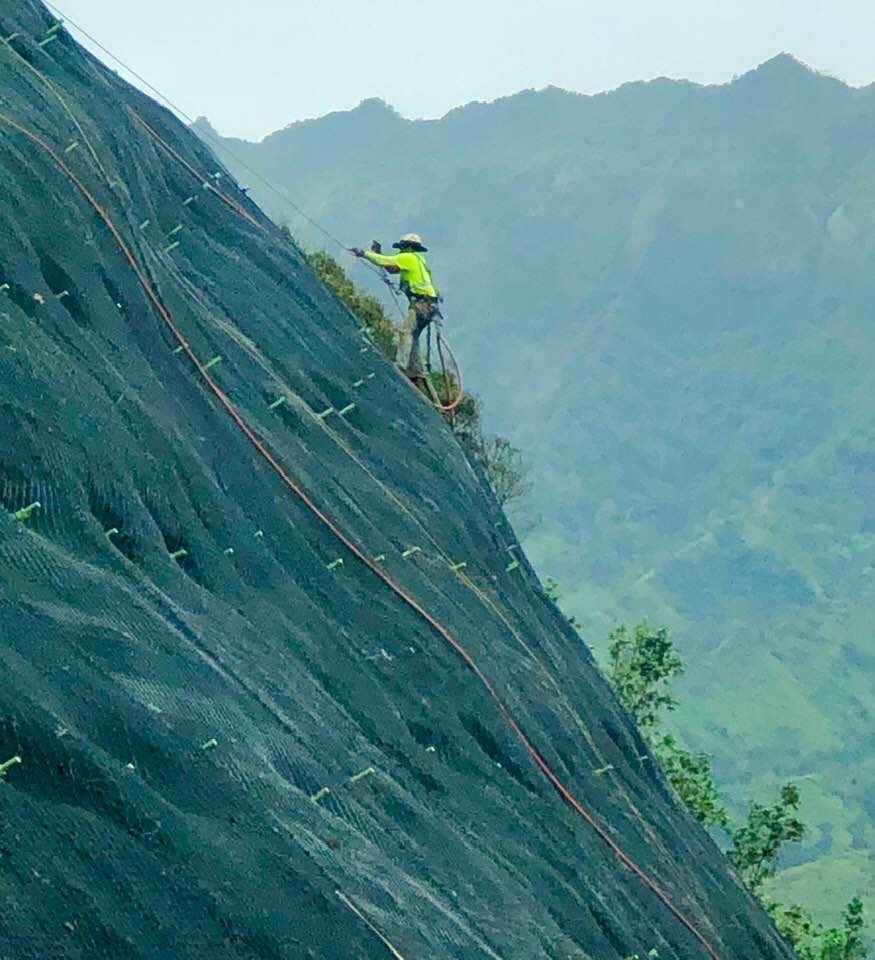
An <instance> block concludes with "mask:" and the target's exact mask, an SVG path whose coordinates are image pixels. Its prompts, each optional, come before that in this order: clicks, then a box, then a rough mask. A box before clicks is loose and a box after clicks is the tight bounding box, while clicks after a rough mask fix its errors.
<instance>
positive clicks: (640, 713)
mask: <svg viewBox="0 0 875 960" xmlns="http://www.w3.org/2000/svg"><path fill="white" fill-rule="evenodd" d="M546 589H547V592H548V594H549V595H550V596H551V598H552V599H554V600H558V598H559V596H560V593H559V587H558V584H557V583H556V581H555V580H548V581H547V584H546ZM609 657H610V659H609V667H608V678H609V680H610V681H611V683H612V685H613V687H614V689H615V690H616V692H617V695H618V697H619V698H620V700H621V702H622V703H623V704H624V706H625V707H626V708H627V709H628V710H629V711H630V713H631V714H632V715H633V717H634V718H635V719H636V721H637V722H638V726H639V727H640V729H641V732H642V734H643V735H644V737H645V738H646V739H647V740H648V741H649V743H650V744H651V747H652V749H653V753H654V756H655V757H656V759H657V760H658V761H659V763H660V765H661V766H662V768H663V769H664V771H665V773H666V776H667V777H668V779H669V781H670V782H671V784H672V786H673V787H674V789H675V791H676V792H677V794H678V796H679V797H680V799H681V800H682V801H683V802H684V803H685V804H686V806H687V807H688V808H689V810H690V811H691V813H692V814H693V816H695V817H696V819H697V820H699V821H700V822H701V823H703V824H705V825H706V826H709V827H717V828H719V829H721V830H723V831H725V833H726V835H727V837H728V838H729V840H730V842H731V845H730V848H729V851H728V854H727V856H728V858H729V860H730V862H731V863H732V864H733V866H734V867H735V868H736V870H737V871H738V873H739V875H740V877H741V879H742V880H743V881H744V883H745V884H746V885H747V886H748V888H749V889H750V890H751V892H752V893H754V894H755V895H756V896H757V897H758V898H759V899H760V901H761V902H762V904H763V906H764V907H765V908H766V910H767V911H768V912H769V913H770V915H771V916H772V919H773V920H774V921H775V924H776V926H777V927H778V929H779V930H780V932H781V934H782V935H783V936H784V938H785V939H786V940H787V942H788V943H789V944H790V946H791V947H792V948H793V950H794V951H795V953H796V956H797V957H798V958H799V960H865V957H866V947H865V944H864V940H863V928H864V920H865V918H864V913H863V902H862V901H861V900H860V898H859V897H854V898H853V900H851V901H850V903H849V904H848V906H847V908H846V909H845V913H844V917H843V923H842V926H841V927H830V928H828V929H827V928H825V927H824V926H823V925H822V924H819V923H818V922H817V921H815V920H814V918H813V917H812V915H811V914H810V913H809V912H808V911H807V910H805V909H804V908H803V907H800V906H798V905H795V904H794V905H791V906H787V905H784V904H781V903H778V902H776V901H772V900H769V899H767V898H766V897H765V895H764V892H763V884H764V883H765V881H766V880H768V879H769V878H770V877H773V876H774V875H775V873H776V872H777V863H778V858H779V856H780V853H781V851H782V850H783V849H784V847H785V846H786V845H787V844H788V843H797V842H798V841H799V840H801V839H802V838H803V837H804V835H805V830H806V828H805V824H804V823H803V822H802V820H801V819H800V818H799V816H798V813H799V806H800V803H801V797H800V793H799V789H798V787H796V786H795V785H794V784H792V783H788V784H786V785H785V786H783V787H782V788H781V792H780V794H779V797H778V799H777V801H776V802H775V803H774V804H773V805H772V806H766V805H764V804H761V803H751V805H750V808H749V810H748V814H747V818H746V819H745V820H744V822H743V823H741V824H733V823H732V822H731V820H730V818H729V815H728V813H727V811H726V808H725V806H724V804H723V800H722V798H721V796H720V792H719V790H718V789H717V786H716V784H715V782H714V776H713V773H712V770H711V758H710V757H709V756H708V755H707V754H695V753H691V752H690V751H688V750H685V749H684V748H683V747H682V746H680V744H679V743H678V742H677V740H676V739H675V738H674V737H672V736H670V735H668V734H663V733H661V732H660V730H659V725H660V721H661V719H662V711H663V710H673V709H674V708H675V707H676V706H677V701H676V700H675V699H674V698H673V697H672V696H671V695H670V694H669V693H668V690H667V688H668V684H669V682H670V681H671V680H672V679H673V678H674V677H676V676H678V675H679V674H680V673H682V672H683V663H682V661H681V659H680V657H679V656H678V654H677V652H676V651H675V649H674V645H673V644H672V641H671V639H670V637H669V636H668V634H667V632H666V631H665V630H656V631H654V630H652V629H651V628H650V627H649V626H648V625H647V624H646V623H640V624H638V626H637V627H635V630H634V631H633V633H631V634H630V633H629V631H628V630H627V629H626V628H625V627H622V626H621V627H618V628H617V629H616V630H615V631H614V632H613V633H612V634H611V636H610V648H609Z"/></svg>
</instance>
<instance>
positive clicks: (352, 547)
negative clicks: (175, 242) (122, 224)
mask: <svg viewBox="0 0 875 960" xmlns="http://www.w3.org/2000/svg"><path fill="white" fill-rule="evenodd" d="M0 121H2V122H3V123H6V124H8V125H9V126H10V127H12V128H13V129H14V130H17V131H18V132H19V133H21V134H23V135H24V136H25V137H27V138H28V139H29V140H30V141H31V142H33V143H35V144H36V145H37V146H39V147H40V148H41V149H42V150H44V151H45V152H46V153H48V154H49V156H50V157H51V158H52V160H53V161H54V162H55V164H56V165H57V167H58V168H59V169H60V170H61V171H62V172H63V173H64V174H65V175H66V176H67V177H68V178H69V179H70V180H71V181H72V183H73V184H74V186H75V187H76V189H77V190H78V191H79V192H80V193H81V194H82V196H83V197H84V198H85V199H86V201H87V202H88V203H89V204H90V205H91V206H92V207H93V208H94V210H95V212H96V213H97V214H98V216H99V217H100V219H101V220H103V222H104V224H105V225H106V227H107V228H108V229H109V231H110V233H111V234H112V236H113V238H114V239H115V241H116V243H117V244H118V247H119V249H120V250H121V252H122V254H123V255H124V257H125V259H126V260H127V262H128V264H129V265H130V267H131V269H132V270H133V271H134V274H135V275H136V277H137V280H138V281H139V283H140V285H141V286H142V288H143V290H144V292H145V293H146V295H147V297H148V298H149V300H150V301H151V302H152V304H153V306H154V307H155V309H156V311H157V312H158V314H159V316H160V317H161V319H162V320H163V321H164V323H165V324H166V325H167V327H168V329H169V330H170V332H171V333H172V335H173V337H174V338H175V339H176V340H177V342H178V343H179V345H180V347H182V350H183V352H184V353H185V354H186V356H187V357H188V358H189V360H191V362H192V364H193V365H194V367H195V369H196V370H197V372H198V374H199V375H200V377H201V378H202V380H203V381H204V383H205V384H206V385H207V387H208V388H209V390H210V391H211V392H212V393H213V394H214V395H215V397H216V399H217V400H218V401H219V403H220V405H221V406H222V407H223V408H224V410H225V412H226V413H227V414H228V416H229V417H230V418H231V419H232V420H233V422H234V423H235V424H236V425H237V427H238V428H239V429H240V431H241V432H242V433H243V435H244V436H245V437H246V439H247V440H248V441H249V442H250V443H251V444H252V446H253V447H254V448H255V449H256V451H257V452H258V453H259V454H260V456H261V457H262V458H263V459H264V460H265V462H266V463H267V464H268V465H269V466H270V467H271V468H272V469H273V471H274V472H275V473H276V474H277V476H278V477H279V478H280V480H281V481H282V482H283V483H284V484H285V485H286V486H287V487H288V488H289V489H290V490H291V491H292V492H293V493H294V494H295V495H296V496H297V497H298V498H299V499H300V500H301V502H302V503H304V505H305V506H306V507H307V508H308V509H309V510H310V511H311V512H312V513H313V514H314V516H315V517H316V518H317V519H318V520H319V521H320V522H321V523H322V524H323V525H324V526H325V527H326V528H327V529H328V530H330V531H331V533H332V534H333V535H334V536H335V537H336V538H337V540H339V541H340V542H341V543H342V544H343V545H344V546H345V547H346V548H347V549H348V550H349V551H350V553H352V554H353V556H355V557H356V558H357V559H358V560H360V561H361V562H362V563H363V564H364V565H365V566H366V567H367V568H368V569H369V570H370V571H371V572H372V573H373V574H374V575H375V576H376V577H378V578H379V579H380V580H381V581H382V582H383V583H384V584H386V586H387V587H389V589H390V590H392V592H393V593H394V594H395V595H396V596H398V597H399V598H400V599H401V600H402V601H403V602H404V603H405V604H407V606H409V607H410V608H411V609H412V610H413V611H414V612H415V613H416V614H417V615H418V616H419V617H420V618H421V619H422V620H424V621H425V622H426V623H427V624H428V625H429V626H430V627H431V628H432V629H433V630H434V632H435V633H436V634H437V635H438V636H439V637H441V638H442V639H443V640H444V641H445V642H446V643H447V644H448V645H449V646H450V647H451V648H452V649H453V650H454V651H455V652H456V654H458V656H459V657H460V658H461V659H462V660H463V662H464V663H465V664H466V665H467V666H468V668H469V669H470V670H471V672H472V673H473V674H474V676H475V677H476V678H477V679H478V680H479V681H480V683H481V684H482V686H483V687H484V688H485V690H486V692H487V693H488V694H489V696H490V698H491V699H492V700H493V701H494V702H495V705H496V707H497V709H498V712H499V714H500V715H501V717H502V719H503V720H504V721H505V722H506V723H507V725H508V726H509V727H510V729H511V731H512V732H513V733H514V735H515V736H516V738H517V739H518V740H519V742H520V744H521V745H522V746H523V748H524V750H525V751H526V753H527V754H528V755H529V757H530V759H531V760H532V762H533V763H534V764H535V766H537V767H538V769H539V770H540V771H541V772H542V773H543V774H544V776H545V777H546V778H547V780H548V781H549V782H550V784H551V785H552V786H553V788H554V789H555V790H556V791H557V793H558V794H559V795H560V796H561V797H562V799H563V800H564V801H565V802H566V803H567V804H568V806H569V807H571V809H572V810H574V812H575V813H577V814H578V815H579V816H580V817H581V819H583V820H584V821H585V822H586V823H587V824H588V825H589V826H590V827H591V828H592V829H593V830H594V831H595V833H596V834H597V836H598V837H600V838H601V840H603V841H604V843H605V844H606V845H607V847H608V848H609V849H610V851H611V852H612V853H613V854H614V856H615V857H616V858H617V859H618V860H619V861H620V862H621V863H622V864H623V865H624V866H626V867H627V868H628V869H629V870H630V871H631V872H632V873H633V874H635V876H637V877H638V879H639V880H641V882H642V883H643V884H644V885H645V886H646V887H647V888H648V889H649V890H650V891H651V892H652V893H653V894H654V895H655V896H656V897H657V899H658V900H660V901H661V902H662V903H663V905H664V906H665V907H666V908H667V909H668V910H669V912H670V913H671V914H672V915H673V916H674V917H675V918H676V919H677V920H678V921H679V922H680V923H681V924H682V925H683V926H684V927H685V928H686V929H687V930H688V931H689V932H690V933H691V934H692V935H693V936H694V937H695V938H696V939H697V940H698V941H699V943H700V944H701V945H702V947H703V948H704V950H705V952H706V953H707V954H708V956H709V957H711V960H720V956H719V954H718V953H717V952H716V951H715V949H714V948H713V947H712V946H711V944H710V943H709V941H708V940H707V938H706V937H705V935H704V934H703V933H701V932H700V931H699V929H698V928H697V927H696V926H695V924H693V922H692V921H691V920H689V919H687V917H686V916H685V915H684V914H683V913H682V912H681V911H680V910H679V909H678V908H677V907H676V906H675V905H674V904H673V903H672V901H671V900H670V899H669V897H668V895H667V894H666V893H665V892H664V891H663V890H662V888H661V887H660V886H659V885H658V884H657V882H656V881H655V880H653V879H652V878H651V877H650V876H649V875H648V874H647V873H645V872H644V870H642V869H641V867H639V866H638V865H637V864H636V863H635V861H633V860H632V858H631V857H630V856H629V855H628V854H627V853H626V852H625V851H624V850H623V849H622V848H621V847H620V846H619V844H618V843H617V842H616V841H615V840H614V839H613V838H612V837H611V835H610V834H609V833H608V832H607V830H606V829H605V828H604V827H603V826H602V825H601V824H600V823H599V822H598V821H597V820H596V819H595V817H594V816H593V815H592V814H591V813H590V812H589V811H588V810H587V809H586V808H585V807H584V806H583V804H582V803H580V801H579V800H578V799H577V798H576V797H575V796H574V794H573V793H572V792H571V791H570V790H569V789H568V787H566V786H565V785H564V783H563V782H562V781H561V780H560V779H559V777H558V776H557V775H556V774H555V773H554V772H553V770H552V769H551V768H550V766H549V764H548V763H547V761H546V760H545V759H544V758H543V757H542V756H541V754H540V753H539V752H538V750H537V749H536V748H535V746H534V745H533V743H532V742H531V740H529V738H528V736H527V735H526V733H525V731H524V730H523V729H522V727H521V726H520V725H519V723H518V722H517V720H516V718H515V716H514V715H513V713H512V712H511V710H510V708H509V707H508V706H507V705H506V704H505V703H504V701H503V700H502V698H501V696H500V695H499V693H498V691H497V690H496V688H495V686H494V685H493V684H492V681H491V680H490V679H489V678H488V677H487V676H486V674H485V673H484V672H483V670H482V669H481V668H480V666H479V665H478V664H477V662H476V661H475V660H474V658H473V657H472V656H471V654H470V653H468V651H467V650H466V649H465V647H464V646H462V644H461V643H460V642H459V641H458V640H456V639H455V638H454V637H453V635H452V634H451V633H450V632H449V630H448V629H447V628H446V627H445V626H443V624H441V623H440V621H438V620H437V619H435V617H433V616H432V615H431V614H430V613H429V612H428V611H427V610H426V609H425V608H424V607H423V606H422V605H421V604H420V603H419V602H418V601H417V600H416V599H415V598H414V597H413V596H411V595H410V594H409V593H407V591H405V590H404V589H403V588H402V587H400V586H399V585H398V584H396V583H395V581H394V580H393V579H392V578H391V577H390V576H389V574H388V573H386V572H385V570H383V568H382V567H381V566H380V565H379V564H378V563H376V562H375V561H374V560H372V559H371V558H370V557H369V556H368V555H367V554H366V553H364V552H363V551H362V550H361V549H360V548H359V547H357V546H356V544H355V543H354V542H353V541H352V540H351V539H350V538H349V536H347V534H345V533H344V532H343V530H342V529H341V528H340V527H339V526H338V525H337V524H336V523H335V522H334V521H333V520H332V519H331V518H330V517H329V516H328V515H327V514H326V513H324V512H323V511H322V510H321V509H320V508H319V507H318V506H317V505H316V503H315V502H314V501H313V500H312V499H311V498H310V497H309V496H308V494H307V493H306V492H305V491H304V490H303V489H302V488H301V487H300V486H299V485H298V484H297V483H296V482H295V481H294V480H293V479H292V477H291V476H290V475H289V474H288V473H287V472H286V470H285V468H284V467H283V466H282V464H280V462H279V461H278V460H277V459H276V457H275V456H274V455H273V454H272V453H271V452H270V450H269V449H268V448H267V446H266V445H265V443H264V442H263V441H262V440H261V439H260V438H259V437H258V435H257V434H256V433H255V431H254V430H253V429H252V428H251V427H250V426H249V424H248V423H247V422H246V421H245V420H244V419H243V417H242V416H241V414H240V413H239V412H238V411H237V409H236V407H235V406H234V404H233V403H232V402H231V400H230V399H229V398H228V397H227V396H226V394H225V393H224V391H223V390H222V389H221V388H220V387H219V385H218V384H217V383H216V382H215V381H214V380H213V378H212V377H211V376H210V374H209V371H208V370H207V368H206V367H205V366H204V365H203V364H202V363H201V362H200V360H199V359H198V357H197V355H196V354H195V353H194V351H193V350H192V348H191V345H190V344H189V343H188V341H187V340H186V339H185V337H184V336H183V334H182V332H181V331H180V330H179V328H178V327H177V326H176V323H175V321H174V320H173V317H172V316H171V315H170V313H169V311H168V310H167V308H166V307H165V306H164V304H163V303H162V302H161V301H160V299H159V298H158V296H157V294H156V293H155V291H154V290H153V289H152V286H151V285H150V283H149V281H148V279H147V278H146V276H145V274H144V273H143V272H142V270H141V269H140V267H139V266H138V265H137V261H136V260H135V258H134V255H133V253H131V250H130V248H129V247H128V246H127V244H126V243H125V241H124V239H123V237H122V236H121V233H120V232H119V230H118V228H117V227H116V225H115V224H114V222H113V221H112V219H111V218H110V216H109V214H108V213H107V212H106V211H105V210H104V209H103V207H102V206H101V205H100V203H99V202H98V201H97V200H96V199H95V198H94V197H93V196H92V194H91V193H90V192H89V191H88V188H87V187H86V186H85V185H84V184H83V183H82V182H81V181H80V180H79V178H78V177H77V176H76V174H75V173H74V172H73V171H72V170H71V169H70V168H69V167H68V166H67V164H66V163H65V162H64V161H63V160H62V159H61V158H60V157H59V156H58V155H57V154H56V153H55V151H54V150H53V149H52V147H51V146H50V145H49V144H48V143H47V142H46V141H45V140H44V139H43V138H42V137H40V136H39V134H36V133H34V132H32V131H30V130H28V129H26V128H25V127H23V126H20V125H19V124H18V123H16V122H15V121H14V120H12V119H11V118H10V117H8V116H6V115H5V114H3V113H0ZM215 192H217V193H218V191H215ZM238 212H240V211H238ZM247 219H250V218H249V217H247Z"/></svg>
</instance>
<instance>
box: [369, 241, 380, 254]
mask: <svg viewBox="0 0 875 960" xmlns="http://www.w3.org/2000/svg"><path fill="white" fill-rule="evenodd" d="M371 252H372V253H382V252H383V244H382V243H380V241H379V240H374V241H373V242H372V243H371Z"/></svg>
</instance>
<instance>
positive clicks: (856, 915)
mask: <svg viewBox="0 0 875 960" xmlns="http://www.w3.org/2000/svg"><path fill="white" fill-rule="evenodd" d="M766 908H767V909H768V911H769V913H770V914H771V916H772V919H773V920H774V921H775V925H776V926H777V927H778V929H779V930H780V931H781V934H782V935H783V936H784V939H785V940H786V941H787V942H788V943H789V944H790V946H791V947H793V950H794V952H795V953H796V956H797V957H799V960H864V958H865V957H866V954H867V951H866V947H865V944H864V942H863V928H864V925H865V917H864V913H863V901H862V900H860V898H859V897H854V898H853V900H851V901H850V903H849V904H848V905H847V907H846V908H845V912H844V915H843V917H842V926H841V927H830V928H828V929H827V928H825V927H824V926H823V925H822V924H819V923H817V921H815V920H814V918H813V917H812V916H811V914H810V913H809V912H808V911H807V910H805V909H804V908H803V907H800V906H798V905H793V906H789V907H788V906H784V905H783V904H780V903H776V902H770V903H767V904H766Z"/></svg>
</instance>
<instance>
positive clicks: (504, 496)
mask: <svg viewBox="0 0 875 960" xmlns="http://www.w3.org/2000/svg"><path fill="white" fill-rule="evenodd" d="M480 411H481V404H480V398H479V397H476V396H474V395H473V394H470V393H466V394H465V395H464V397H463V398H462V402H461V403H460V404H459V407H458V409H457V410H456V411H455V413H454V415H453V432H454V433H455V434H456V436H457V437H458V438H459V442H460V443H461V444H462V447H463V448H464V449H465V450H466V451H467V453H468V454H469V455H470V456H471V457H472V458H473V459H474V460H475V461H476V462H477V463H479V464H480V466H481V467H482V468H483V471H484V472H485V474H486V477H487V479H488V480H489V484H490V486H491V487H492V490H493V492H494V493H495V497H496V499H497V500H498V502H499V504H500V505H501V506H502V507H505V506H507V505H508V504H509V503H512V502H513V501H514V500H518V499H519V498H520V497H522V496H523V495H524V494H525V492H526V491H527V490H528V483H527V481H526V469H525V464H524V463H523V455H522V453H520V451H519V450H518V449H517V448H516V447H515V446H514V445H513V444H512V443H511V442H510V440H508V439H507V438H505V437H499V436H495V435H487V434H484V433H483V426H482V423H481V419H480Z"/></svg>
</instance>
